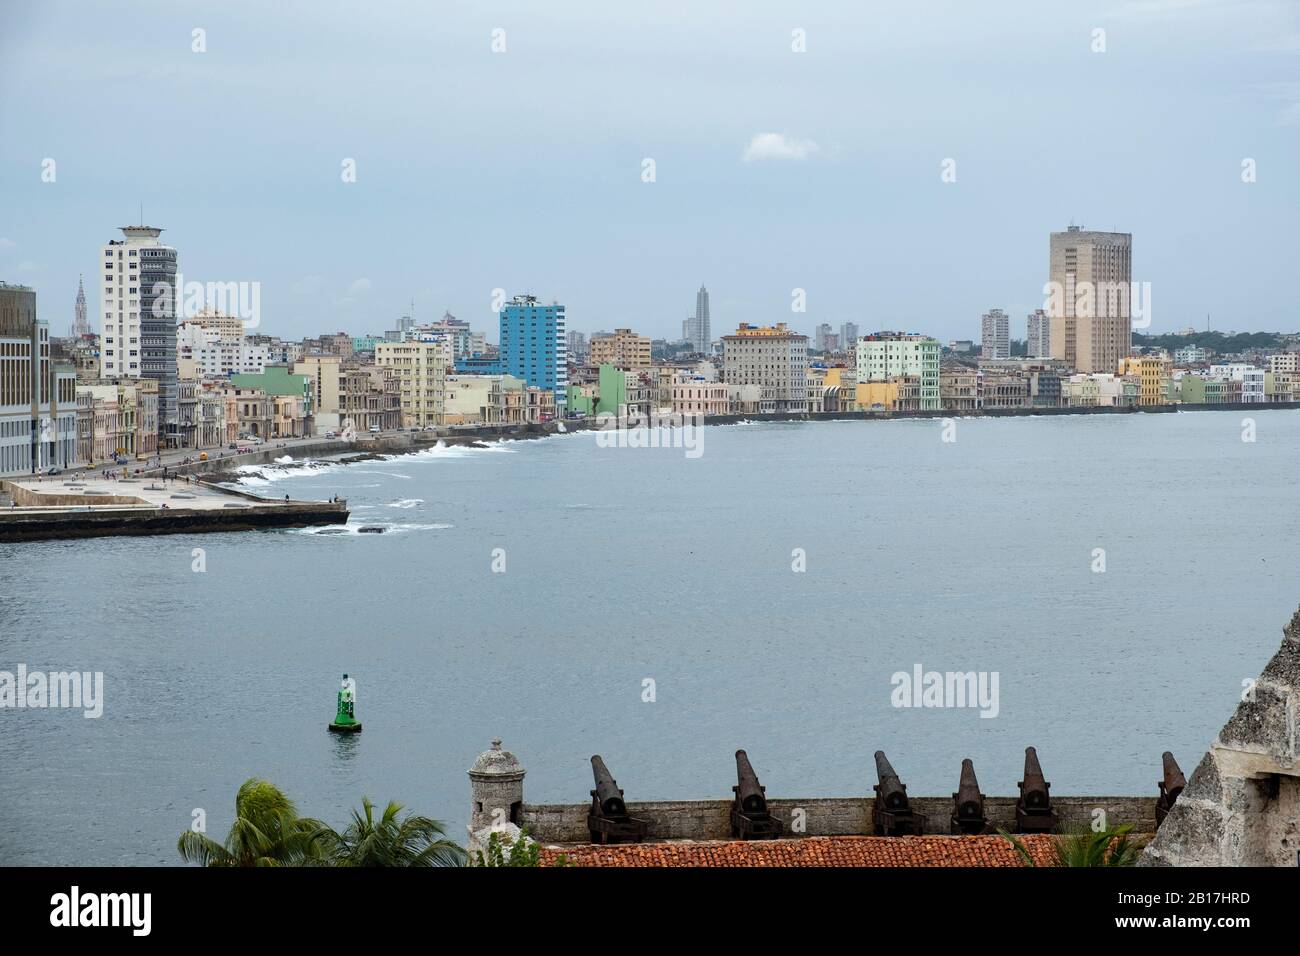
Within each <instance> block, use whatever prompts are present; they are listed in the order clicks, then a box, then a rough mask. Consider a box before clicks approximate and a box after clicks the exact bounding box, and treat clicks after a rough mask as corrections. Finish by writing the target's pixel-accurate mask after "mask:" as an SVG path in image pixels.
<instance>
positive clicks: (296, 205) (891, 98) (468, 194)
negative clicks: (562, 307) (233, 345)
mask: <svg viewBox="0 0 1300 956" xmlns="http://www.w3.org/2000/svg"><path fill="white" fill-rule="evenodd" d="M195 28H202V29H203V30H204V31H205V41H206V52H203V53H196V52H193V50H192V46H193V44H194V42H195V41H194V39H193V31H194V30H195ZM1098 29H1101V30H1104V31H1105V34H1104V44H1105V52H1094V48H1095V47H1097V46H1098V45H1099V44H1098V39H1097V37H1096V35H1095V34H1094V31H1095V30H1098ZM494 30H502V31H504V34H503V35H502V34H497V40H496V43H497V46H498V47H499V46H500V45H501V40H502V38H503V39H504V46H505V50H504V52H494V50H493V44H494V34H493V31H494ZM796 30H802V31H804V34H803V35H804V36H805V37H806V40H805V44H806V52H795V51H794V50H793V49H792V46H794V45H795V44H796V39H795V37H794V31H796ZM0 130H2V131H3V133H2V134H0V279H3V280H7V281H10V282H21V283H25V284H28V285H31V286H33V287H34V288H35V289H36V290H37V293H38V298H37V302H38V309H39V313H40V316H41V318H43V319H46V320H48V321H49V322H50V324H51V327H52V329H53V331H54V332H55V333H57V334H65V333H66V330H67V327H68V326H69V324H70V323H71V320H72V310H73V299H74V297H75V294H76V288H77V277H78V274H79V273H86V274H87V275H88V276H91V277H93V275H94V274H95V270H96V269H97V267H98V261H99V255H100V254H99V249H100V246H101V245H102V244H103V243H105V242H106V241H107V240H109V239H111V238H117V237H118V236H119V235H120V234H119V233H118V232H117V229H116V227H118V226H121V225H126V224H129V223H133V222H135V221H136V220H137V219H138V218H139V205H140V204H141V203H143V206H144V219H145V220H146V222H148V223H149V224H151V225H156V226H162V227H164V228H165V229H166V232H165V233H164V238H165V240H167V241H168V242H169V243H170V244H172V245H174V246H176V247H177V248H178V249H179V252H180V266H181V270H182V272H183V273H184V275H185V277H186V278H187V279H196V280H199V281H209V280H211V281H220V282H228V281H250V282H251V281H257V282H260V283H261V291H262V316H263V318H262V330H263V331H265V332H269V333H273V334H281V335H284V336H285V337H294V338H296V337H301V336H303V335H307V334H313V333H318V332H321V331H330V330H339V329H346V330H348V331H349V332H352V333H353V334H361V333H365V332H371V331H380V330H383V329H386V328H391V327H393V325H394V320H395V319H396V317H397V316H399V315H401V314H403V313H406V312H408V311H409V309H410V302H411V300H412V299H414V302H415V315H416V318H417V319H434V318H437V317H440V316H441V315H442V313H443V311H444V310H445V309H450V310H451V311H452V312H453V313H455V314H456V315H457V316H458V317H459V318H462V319H467V320H469V321H470V322H472V323H474V325H475V326H476V327H478V328H485V329H488V330H489V331H490V336H489V337H490V339H491V340H495V338H496V319H495V316H494V314H493V313H492V311H491V308H492V293H493V290H494V289H496V288H502V289H505V290H506V291H507V293H508V294H515V293H518V292H531V293H533V294H536V295H537V296H539V297H540V298H542V299H543V300H545V301H550V300H552V299H557V300H559V301H560V302H563V303H565V304H566V305H567V306H568V316H569V327H570V328H575V329H578V330H588V331H590V330H595V329H612V328H614V327H615V326H631V327H633V328H635V329H637V330H639V331H641V332H643V333H646V334H650V335H653V336H655V337H664V336H667V337H671V338H677V337H679V336H680V333H681V320H682V319H683V318H685V317H686V315H687V314H688V313H689V312H690V311H692V310H693V308H694V302H695V290H696V289H697V288H698V287H699V285H700V284H701V283H705V284H706V285H707V286H708V287H709V289H710V291H711V292H712V307H713V334H714V335H715V336H717V335H720V334H722V333H723V332H724V331H726V330H727V329H726V327H727V326H734V323H736V322H738V321H749V322H762V323H771V322H778V321H788V322H790V323H792V324H793V325H794V326H795V327H796V328H799V329H800V330H803V331H811V330H812V329H813V327H814V326H816V325H817V324H818V323H821V322H829V323H831V324H832V325H833V326H836V327H838V326H839V324H840V323H841V322H844V321H853V322H856V323H858V325H859V326H861V327H862V329H863V330H864V331H865V330H868V329H878V328H905V329H914V330H918V331H926V332H930V333H932V334H934V335H936V336H938V337H939V338H941V339H943V340H944V341H947V340H948V339H952V338H976V339H978V337H979V317H980V315H981V313H982V312H984V311H985V310H986V309H988V308H990V307H994V306H998V307H1002V308H1004V309H1006V310H1007V311H1009V312H1010V313H1011V315H1012V317H1013V322H1012V334H1013V335H1014V336H1015V337H1018V338H1020V337H1023V336H1024V331H1025V330H1024V315H1025V314H1026V313H1027V312H1028V311H1030V310H1032V309H1033V308H1036V307H1039V306H1041V304H1042V298H1043V297H1042V285H1043V283H1044V281H1045V280H1046V278H1047V275H1046V273H1047V253H1048V233H1049V232H1051V231H1052V230H1057V229H1063V228H1064V227H1065V226H1066V225H1067V224H1069V223H1070V222H1071V221H1072V220H1073V221H1074V222H1075V223H1079V224H1082V225H1084V226H1086V227H1089V228H1096V229H1107V230H1109V229H1115V230H1118V231H1122V232H1131V233H1132V234H1133V269H1134V279H1135V280H1138V281H1146V282H1150V283H1151V296H1152V302H1151V304H1152V324H1151V329H1152V330H1153V331H1171V330H1174V329H1177V328H1180V327H1183V326H1186V325H1189V324H1192V325H1195V326H1197V327H1198V328H1204V327H1205V323H1206V313H1210V316H1211V323H1212V325H1213V326H1214V327H1215V328H1217V329H1234V330H1238V331H1243V330H1295V329H1297V328H1300V316H1298V315H1297V312H1298V307H1297V296H1296V292H1295V283H1294V279H1293V277H1294V275H1295V273H1296V269H1297V252H1298V249H1297V241H1296V236H1297V223H1296V214H1297V210H1300V185H1298V184H1297V177H1298V176H1300V149H1298V148H1297V147H1298V146H1300V3H1297V2H1296V0H1146V2H1124V0H1112V2H1098V3H1090V2H1081V0H1069V2H1065V0H1061V2H1058V0H997V2H995V3H973V2H969V0H951V2H939V0H931V2H927V0H894V2H885V0H881V2H870V3H865V2H862V0H844V2H833V3H830V2H827V3H818V2H806V0H805V2H795V3H774V2H761V0H758V2H756V0H746V2H743V3H742V2H736V3H708V2H703V0H695V2H670V0H656V2H654V3H611V2H608V0H605V2H591V3H585V2H572V0H551V2H548V3H537V2H529V3H525V2H485V0H479V2H472V3H471V2H465V3H439V2H432V3H431V2H409V3H406V2H403V3H397V2H382V0H372V2H368V3H356V2H331V0H311V2H300V3H292V2H289V3H286V2H277V3H241V2H229V0H226V2H221V3H206V2H192V3H187V2H178V0H158V2H129V0H120V2H111V3H100V2H95V3H91V2H85V3H66V2H57V0H42V2H39V3H26V4H19V3H15V2H6V3H4V4H3V6H0ZM46 159H53V160H55V164H56V165H55V167H54V168H55V173H56V178H55V181H54V182H52V183H50V182H43V181H42V163H43V161H44V160H46ZM346 159H352V160H355V163H356V182H354V183H345V182H343V181H342V176H341V172H342V164H343V162H344V160H346ZM646 159H653V160H654V181H653V182H645V181H643V175H644V174H643V169H644V166H645V164H644V160H646ZM946 159H953V160H955V162H956V181H955V182H950V183H945V182H943V181H942V179H941V172H942V164H943V162H944V160H946ZM1245 159H1253V160H1254V161H1255V164H1256V176H1257V181H1256V182H1254V183H1249V184H1248V183H1244V182H1243V181H1242V163H1243V160H1245ZM88 287H89V289H90V290H91V291H90V292H89V293H88V294H89V298H90V313H91V316H92V319H93V317H94V315H95V314H96V312H97V306H98V294H97V292H96V291H95V285H94V283H93V282H89V283H88ZM796 288H801V289H804V290H806V297H807V311H806V312H805V313H794V312H792V310H791V295H792V290H794V289H796Z"/></svg>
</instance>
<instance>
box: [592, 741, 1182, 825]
mask: <svg viewBox="0 0 1300 956" xmlns="http://www.w3.org/2000/svg"><path fill="white" fill-rule="evenodd" d="M1162 759H1163V763H1164V775H1163V779H1161V780H1159V781H1158V782H1157V786H1158V787H1159V788H1160V796H1159V798H1158V799H1157V801H1156V826H1157V828H1158V827H1159V826H1160V824H1161V823H1163V822H1164V819H1165V817H1166V816H1167V815H1168V813H1169V811H1170V810H1171V809H1172V808H1173V805H1174V801H1176V800H1177V799H1178V795H1179V794H1181V793H1182V792H1183V788H1184V787H1186V786H1187V780H1186V779H1185V778H1184V777H1183V772H1182V770H1181V769H1179V767H1178V762H1177V761H1175V760H1174V755H1173V754H1172V753H1170V752H1169V751H1167V750H1166V751H1165V753H1164V755H1163V758H1162ZM591 770H592V774H593V775H594V776H595V780H596V789H594V790H592V791H591V811H590V812H589V813H588V814H587V830H588V831H589V832H590V834H591V842H593V843H640V842H641V841H642V840H644V839H645V838H646V832H647V829H648V823H647V821H645V820H641V819H638V818H636V817H633V816H631V815H630V814H629V813H628V812H627V805H626V804H625V803H624V801H623V791H622V790H620V789H619V787H618V784H617V783H616V782H615V780H614V777H613V775H612V774H611V773H610V772H609V768H608V767H606V766H605V761H604V760H602V759H601V758H600V755H599V754H597V755H596V756H594V757H592V758H591ZM876 777H877V779H878V781H879V782H878V783H876V784H874V785H873V787H872V789H873V790H874V791H875V794H876V796H875V800H874V801H873V804H872V810H871V824H872V830H873V832H874V833H875V835H876V836H921V835H923V834H924V833H925V828H926V816H925V814H923V813H920V812H918V811H917V810H915V809H914V808H913V806H912V804H911V801H910V800H908V797H907V786H906V784H904V783H903V782H902V780H900V779H899V776H898V774H897V773H895V772H894V768H893V766H892V765H891V764H890V762H889V759H888V758H887V757H886V756H885V752H884V751H883V750H877V751H876ZM736 778H737V781H738V782H737V783H736V785H735V786H734V787H732V788H731V789H732V792H733V793H734V799H733V802H732V806H731V835H732V836H733V837H736V838H738V839H741V840H771V839H775V838H777V837H780V836H781V835H782V833H783V832H784V826H783V824H782V823H781V821H780V820H778V819H776V818H775V817H774V816H773V815H772V814H771V812H770V811H769V810H768V806H767V790H766V788H765V787H763V786H762V785H761V784H760V783H759V782H758V774H756V773H754V768H753V767H752V766H751V765H750V762H749V756H748V755H747V754H746V753H745V751H743V750H737V751H736ZM1016 786H1017V787H1018V788H1019V789H1020V796H1019V797H1018V798H1017V799H1016V825H1015V832H1017V833H1052V832H1054V831H1055V830H1056V829H1057V826H1058V823H1059V819H1058V817H1057V814H1056V812H1055V811H1054V810H1053V809H1052V798H1051V789H1052V785H1051V784H1050V783H1048V782H1047V779H1046V778H1045V777H1044V776H1043V768H1042V766H1041V765H1040V764H1039V762H1038V752H1037V751H1036V750H1034V748H1033V747H1026V748H1025V772H1024V779H1023V780H1020V781H1018V782H1017V784H1016ZM984 800H985V796H984V794H983V793H981V792H980V785H979V781H978V780H977V779H976V778H975V764H974V763H973V762H972V761H971V760H970V758H969V757H968V758H967V759H965V760H963V761H962V762H961V778H960V780H959V781H958V783H957V792H956V793H954V794H953V795H952V815H951V817H950V818H949V821H948V832H949V833H951V834H954V835H971V834H981V833H991V832H993V827H992V826H991V825H990V823H989V820H988V816H987V815H986V814H985V812H984Z"/></svg>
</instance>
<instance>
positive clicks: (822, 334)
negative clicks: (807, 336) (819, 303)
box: [813, 322, 831, 352]
mask: <svg viewBox="0 0 1300 956" xmlns="http://www.w3.org/2000/svg"><path fill="white" fill-rule="evenodd" d="M830 334H831V327H830V323H829V322H823V323H822V324H821V325H819V326H817V328H816V329H814V330H813V351H814V352H825V351H826V348H827V347H826V339H827V337H828V336H830Z"/></svg>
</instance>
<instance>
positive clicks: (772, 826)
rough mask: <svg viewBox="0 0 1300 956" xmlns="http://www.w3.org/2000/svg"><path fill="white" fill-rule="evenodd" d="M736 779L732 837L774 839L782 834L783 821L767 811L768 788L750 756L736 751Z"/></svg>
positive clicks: (732, 811)
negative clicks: (751, 761)
mask: <svg viewBox="0 0 1300 956" xmlns="http://www.w3.org/2000/svg"><path fill="white" fill-rule="evenodd" d="M736 780H737V783H736V785H735V786H734V787H732V788H731V790H732V792H733V793H735V795H736V798H735V801H734V802H733V803H732V805H731V835H732V836H734V837H739V838H740V839H742V840H772V839H775V838H776V837H779V836H780V835H781V831H782V827H781V821H780V820H777V819H776V818H775V817H773V816H772V814H771V813H769V812H768V809H767V796H766V793H767V791H766V789H765V788H764V787H763V786H762V785H761V784H759V782H758V774H756V773H754V768H753V767H752V766H750V763H749V755H748V754H746V753H745V751H743V750H737V751H736Z"/></svg>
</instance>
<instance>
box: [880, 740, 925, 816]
mask: <svg viewBox="0 0 1300 956" xmlns="http://www.w3.org/2000/svg"><path fill="white" fill-rule="evenodd" d="M876 777H877V778H878V779H879V780H880V782H879V783H877V784H875V785H874V787H873V788H872V789H874V790H875V791H876V799H875V800H874V801H872V805H871V825H872V829H873V830H874V831H875V834H876V836H920V835H921V834H923V833H924V832H925V815H924V814H921V813H916V812H915V811H914V810H912V807H911V804H909V803H908V800H907V787H905V786H904V785H903V782H902V781H901V780H899V779H898V774H896V773H894V768H893V767H892V766H890V764H889V758H888V757H886V756H885V752H884V751H883V750H877V751H876Z"/></svg>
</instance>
